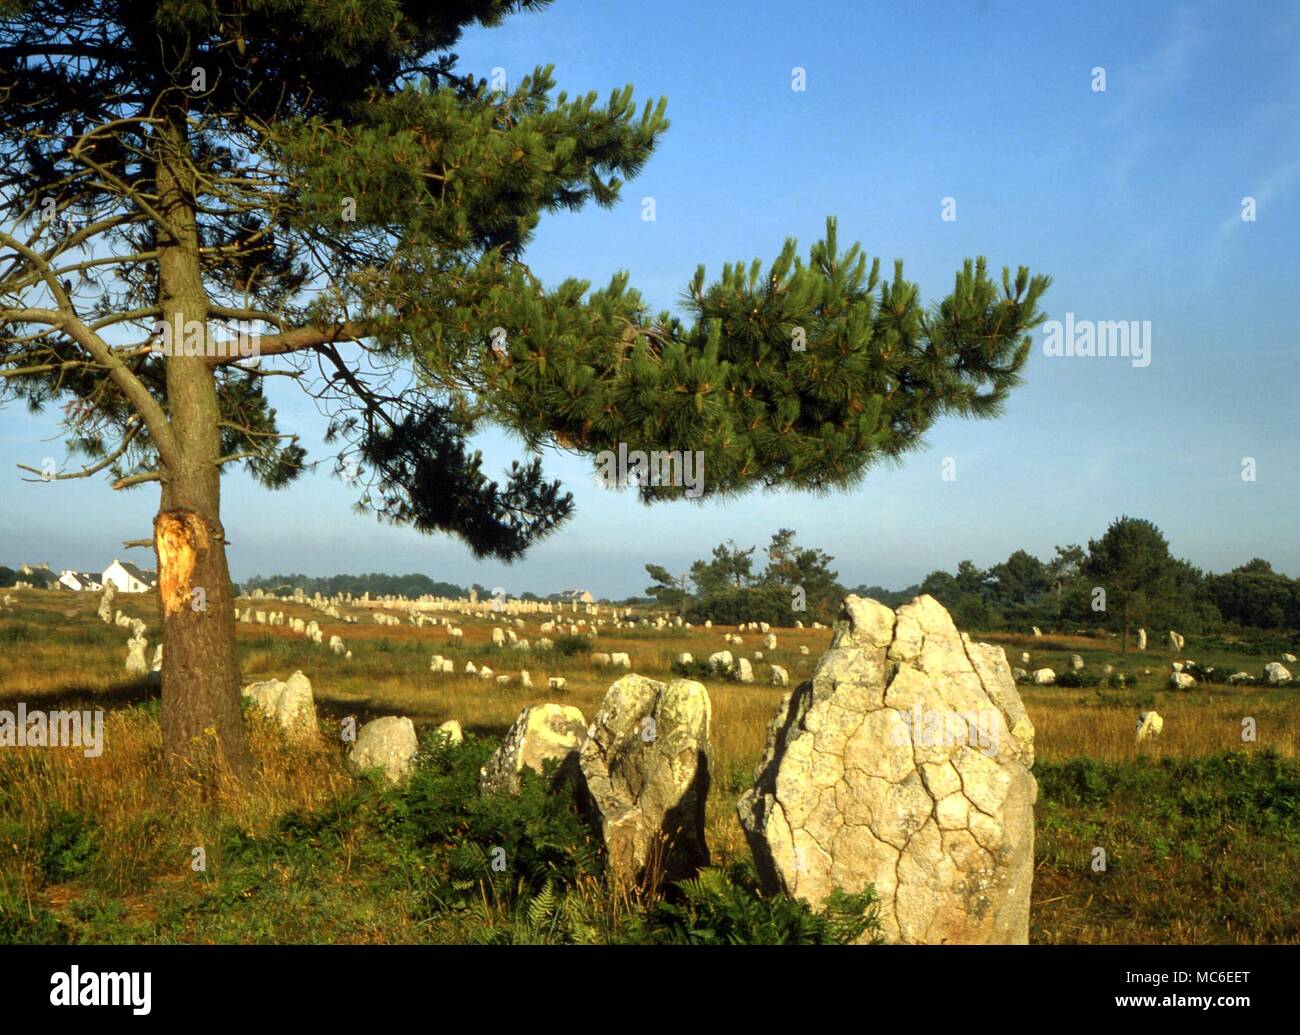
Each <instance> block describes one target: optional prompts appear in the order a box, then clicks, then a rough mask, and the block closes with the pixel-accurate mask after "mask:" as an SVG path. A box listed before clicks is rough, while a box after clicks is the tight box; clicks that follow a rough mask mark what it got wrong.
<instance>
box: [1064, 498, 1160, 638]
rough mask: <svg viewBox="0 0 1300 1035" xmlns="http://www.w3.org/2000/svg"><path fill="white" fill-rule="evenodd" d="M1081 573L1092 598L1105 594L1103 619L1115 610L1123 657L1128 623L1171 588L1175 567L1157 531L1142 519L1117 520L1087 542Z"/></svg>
mask: <svg viewBox="0 0 1300 1035" xmlns="http://www.w3.org/2000/svg"><path fill="white" fill-rule="evenodd" d="M1083 573H1084V574H1085V575H1087V576H1088V577H1089V578H1090V579H1092V580H1093V581H1094V588H1093V593H1094V594H1095V593H1096V591H1097V590H1098V589H1102V590H1104V591H1105V594H1106V595H1105V598H1104V599H1105V611H1106V613H1107V615H1112V614H1114V613H1115V612H1116V609H1117V610H1118V615H1119V625H1120V629H1121V631H1122V636H1123V640H1122V644H1121V648H1120V649H1121V652H1123V653H1127V652H1128V633H1129V627H1130V624H1131V622H1132V621H1133V620H1134V619H1141V618H1142V617H1143V616H1144V615H1145V614H1146V612H1147V610H1148V608H1149V607H1150V606H1151V602H1152V601H1155V600H1158V599H1159V598H1160V597H1161V596H1162V595H1164V594H1166V593H1167V592H1168V591H1169V590H1170V589H1171V588H1172V582H1173V580H1174V578H1175V574H1176V567H1175V561H1174V558H1173V557H1172V556H1170V553H1169V543H1168V541H1167V540H1166V539H1165V537H1164V534H1163V533H1162V532H1161V531H1160V529H1158V528H1157V527H1156V526H1155V525H1153V524H1152V523H1151V522H1150V521H1146V520H1144V519H1142V518H1131V517H1124V516H1121V517H1118V518H1116V519H1115V520H1114V521H1112V522H1111V524H1110V527H1109V528H1107V529H1106V534H1105V535H1103V536H1102V537H1101V538H1100V539H1092V540H1089V542H1088V557H1087V560H1086V561H1085V562H1084V565H1083ZM1098 599H1102V598H1098Z"/></svg>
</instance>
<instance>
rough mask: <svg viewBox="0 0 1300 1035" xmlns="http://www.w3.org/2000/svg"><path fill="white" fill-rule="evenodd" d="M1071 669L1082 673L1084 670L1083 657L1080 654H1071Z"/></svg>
mask: <svg viewBox="0 0 1300 1035" xmlns="http://www.w3.org/2000/svg"><path fill="white" fill-rule="evenodd" d="M1070 668H1072V669H1073V670H1074V671H1075V672H1079V671H1081V670H1082V669H1083V657H1082V656H1081V655H1079V654H1071V655H1070Z"/></svg>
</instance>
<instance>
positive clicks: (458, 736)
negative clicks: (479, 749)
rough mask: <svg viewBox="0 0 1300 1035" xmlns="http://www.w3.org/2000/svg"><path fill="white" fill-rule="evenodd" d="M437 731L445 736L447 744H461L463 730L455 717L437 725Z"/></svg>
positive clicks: (463, 735) (463, 734)
mask: <svg viewBox="0 0 1300 1035" xmlns="http://www.w3.org/2000/svg"><path fill="white" fill-rule="evenodd" d="M438 732H439V733H441V734H442V735H443V737H445V738H446V740H447V743H448V744H461V743H464V740H465V731H464V730H462V729H461V728H460V723H459V722H457V721H456V720H455V719H448V720H447V721H446V722H444V723H443V724H442V725H441V726H439V727H438Z"/></svg>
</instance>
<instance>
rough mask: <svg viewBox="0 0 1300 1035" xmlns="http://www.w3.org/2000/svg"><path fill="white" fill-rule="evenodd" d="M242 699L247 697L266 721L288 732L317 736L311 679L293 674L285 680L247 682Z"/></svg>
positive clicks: (298, 673) (296, 673)
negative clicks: (275, 723)
mask: <svg viewBox="0 0 1300 1035" xmlns="http://www.w3.org/2000/svg"><path fill="white" fill-rule="evenodd" d="M243 696H244V697H250V698H252V700H253V703H254V704H255V705H256V706H257V708H258V710H259V711H261V712H262V714H263V715H265V716H266V717H267V718H268V719H271V720H272V721H274V722H277V723H279V725H280V727H281V729H283V730H285V731H286V732H287V733H291V734H294V735H300V736H309V735H310V736H314V735H315V734H316V733H317V730H318V727H317V725H316V702H315V699H314V698H313V697H312V692H311V680H309V679H308V678H307V677H306V676H304V675H303V674H302V673H301V672H295V673H294V674H293V675H291V676H290V677H289V678H288V679H287V680H279V679H266V680H263V681H262V682H260V683H249V684H248V686H246V687H244V689H243Z"/></svg>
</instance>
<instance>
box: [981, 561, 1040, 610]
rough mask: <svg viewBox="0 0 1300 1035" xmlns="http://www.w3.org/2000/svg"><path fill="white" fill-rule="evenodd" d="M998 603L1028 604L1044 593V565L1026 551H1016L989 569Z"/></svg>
mask: <svg viewBox="0 0 1300 1035" xmlns="http://www.w3.org/2000/svg"><path fill="white" fill-rule="evenodd" d="M989 575H990V577H991V578H992V579H993V582H994V584H995V587H996V593H997V596H998V599H999V601H1006V602H1007V603H1013V604H1028V603H1031V602H1032V601H1033V600H1034V599H1035V598H1037V597H1038V596H1040V595H1041V594H1043V593H1045V592H1046V591H1047V588H1048V583H1049V577H1048V572H1047V567H1046V565H1044V564H1043V562H1042V561H1040V560H1039V559H1038V558H1037V557H1035V556H1034V555H1033V554H1031V553H1029V552H1028V551H1026V550H1017V551H1016V552H1015V553H1013V554H1012V555H1011V556H1010V557H1008V558H1007V559H1006V560H1005V561H1003V562H1002V563H1001V564H995V565H994V566H993V567H992V568H990V569H989Z"/></svg>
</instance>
